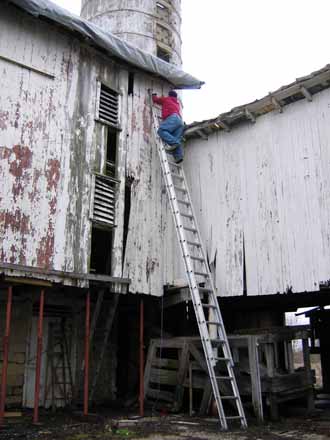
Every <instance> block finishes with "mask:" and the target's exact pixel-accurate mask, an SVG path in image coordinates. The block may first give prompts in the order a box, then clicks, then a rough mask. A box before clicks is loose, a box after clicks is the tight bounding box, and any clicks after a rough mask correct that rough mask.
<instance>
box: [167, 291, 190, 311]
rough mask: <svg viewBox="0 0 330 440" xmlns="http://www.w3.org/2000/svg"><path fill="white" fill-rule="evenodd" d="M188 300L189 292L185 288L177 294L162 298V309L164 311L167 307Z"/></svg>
mask: <svg viewBox="0 0 330 440" xmlns="http://www.w3.org/2000/svg"><path fill="white" fill-rule="evenodd" d="M189 300H191V298H190V292H189V289H188V288H187V287H185V288H183V289H180V290H179V292H178V293H175V294H173V295H169V296H168V297H164V300H163V308H164V309H166V308H167V307H171V306H175V305H176V304H179V303H182V302H184V301H189Z"/></svg>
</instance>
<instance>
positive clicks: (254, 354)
mask: <svg viewBox="0 0 330 440" xmlns="http://www.w3.org/2000/svg"><path fill="white" fill-rule="evenodd" d="M248 351H249V365H250V376H251V391H252V404H253V408H254V413H255V415H256V416H257V419H258V421H259V422H262V421H263V420H264V414H263V406H262V393H261V379H260V369H259V353H258V344H257V339H256V337H255V336H250V337H249V338H248Z"/></svg>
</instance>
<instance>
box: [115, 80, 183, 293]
mask: <svg viewBox="0 0 330 440" xmlns="http://www.w3.org/2000/svg"><path fill="white" fill-rule="evenodd" d="M152 86H153V90H155V91H158V93H162V92H164V93H165V92H166V89H165V90H162V89H161V88H160V85H159V84H157V83H153V84H152ZM145 89H146V83H145V80H144V78H143V77H142V76H139V75H137V76H136V81H135V92H134V95H132V96H131V97H129V99H128V116H127V120H128V121H129V122H128V124H129V126H128V142H127V167H126V174H127V176H128V178H129V179H131V180H132V186H131V196H132V198H131V208H130V222H129V231H128V237H127V249H126V254H125V267H124V276H127V277H129V278H131V280H132V283H131V285H130V287H129V290H130V292H134V293H147V294H151V295H158V296H159V295H162V293H163V286H164V285H165V284H168V283H170V284H172V283H173V281H174V280H175V278H176V267H177V260H176V259H172V256H173V255H174V256H175V255H177V253H176V250H177V251H178V245H177V242H176V237H175V235H174V234H175V230H174V226H173V220H172V218H171V212H170V209H169V206H168V201H167V194H166V191H165V186H164V183H163V181H162V175H161V168H160V161H159V157H158V152H157V145H156V135H155V131H154V129H153V128H152V125H151V107H150V102H149V99H148V97H147V95H146V90H145ZM141 115H142V121H141V122H139V118H140V116H141ZM165 237H170V239H168V240H166V239H165ZM173 248H174V249H175V251H174V250H173Z"/></svg>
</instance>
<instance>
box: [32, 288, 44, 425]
mask: <svg viewBox="0 0 330 440" xmlns="http://www.w3.org/2000/svg"><path fill="white" fill-rule="evenodd" d="M44 304H45V291H44V290H42V291H41V292H40V302H39V321H38V337H37V338H38V339H37V363H36V377H35V384H34V410H33V423H38V421H39V397H40V374H41V354H42V333H43V332H42V331H43V320H44Z"/></svg>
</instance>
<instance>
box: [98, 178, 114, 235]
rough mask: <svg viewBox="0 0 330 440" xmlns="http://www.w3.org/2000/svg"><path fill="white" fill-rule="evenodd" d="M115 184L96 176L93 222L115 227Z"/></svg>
mask: <svg viewBox="0 0 330 440" xmlns="http://www.w3.org/2000/svg"><path fill="white" fill-rule="evenodd" d="M115 192H116V188H115V183H114V182H111V181H109V180H108V179H106V178H103V177H102V176H95V192H94V205H93V220H95V221H97V222H100V223H104V224H105V225H108V226H114V219H115Z"/></svg>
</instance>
